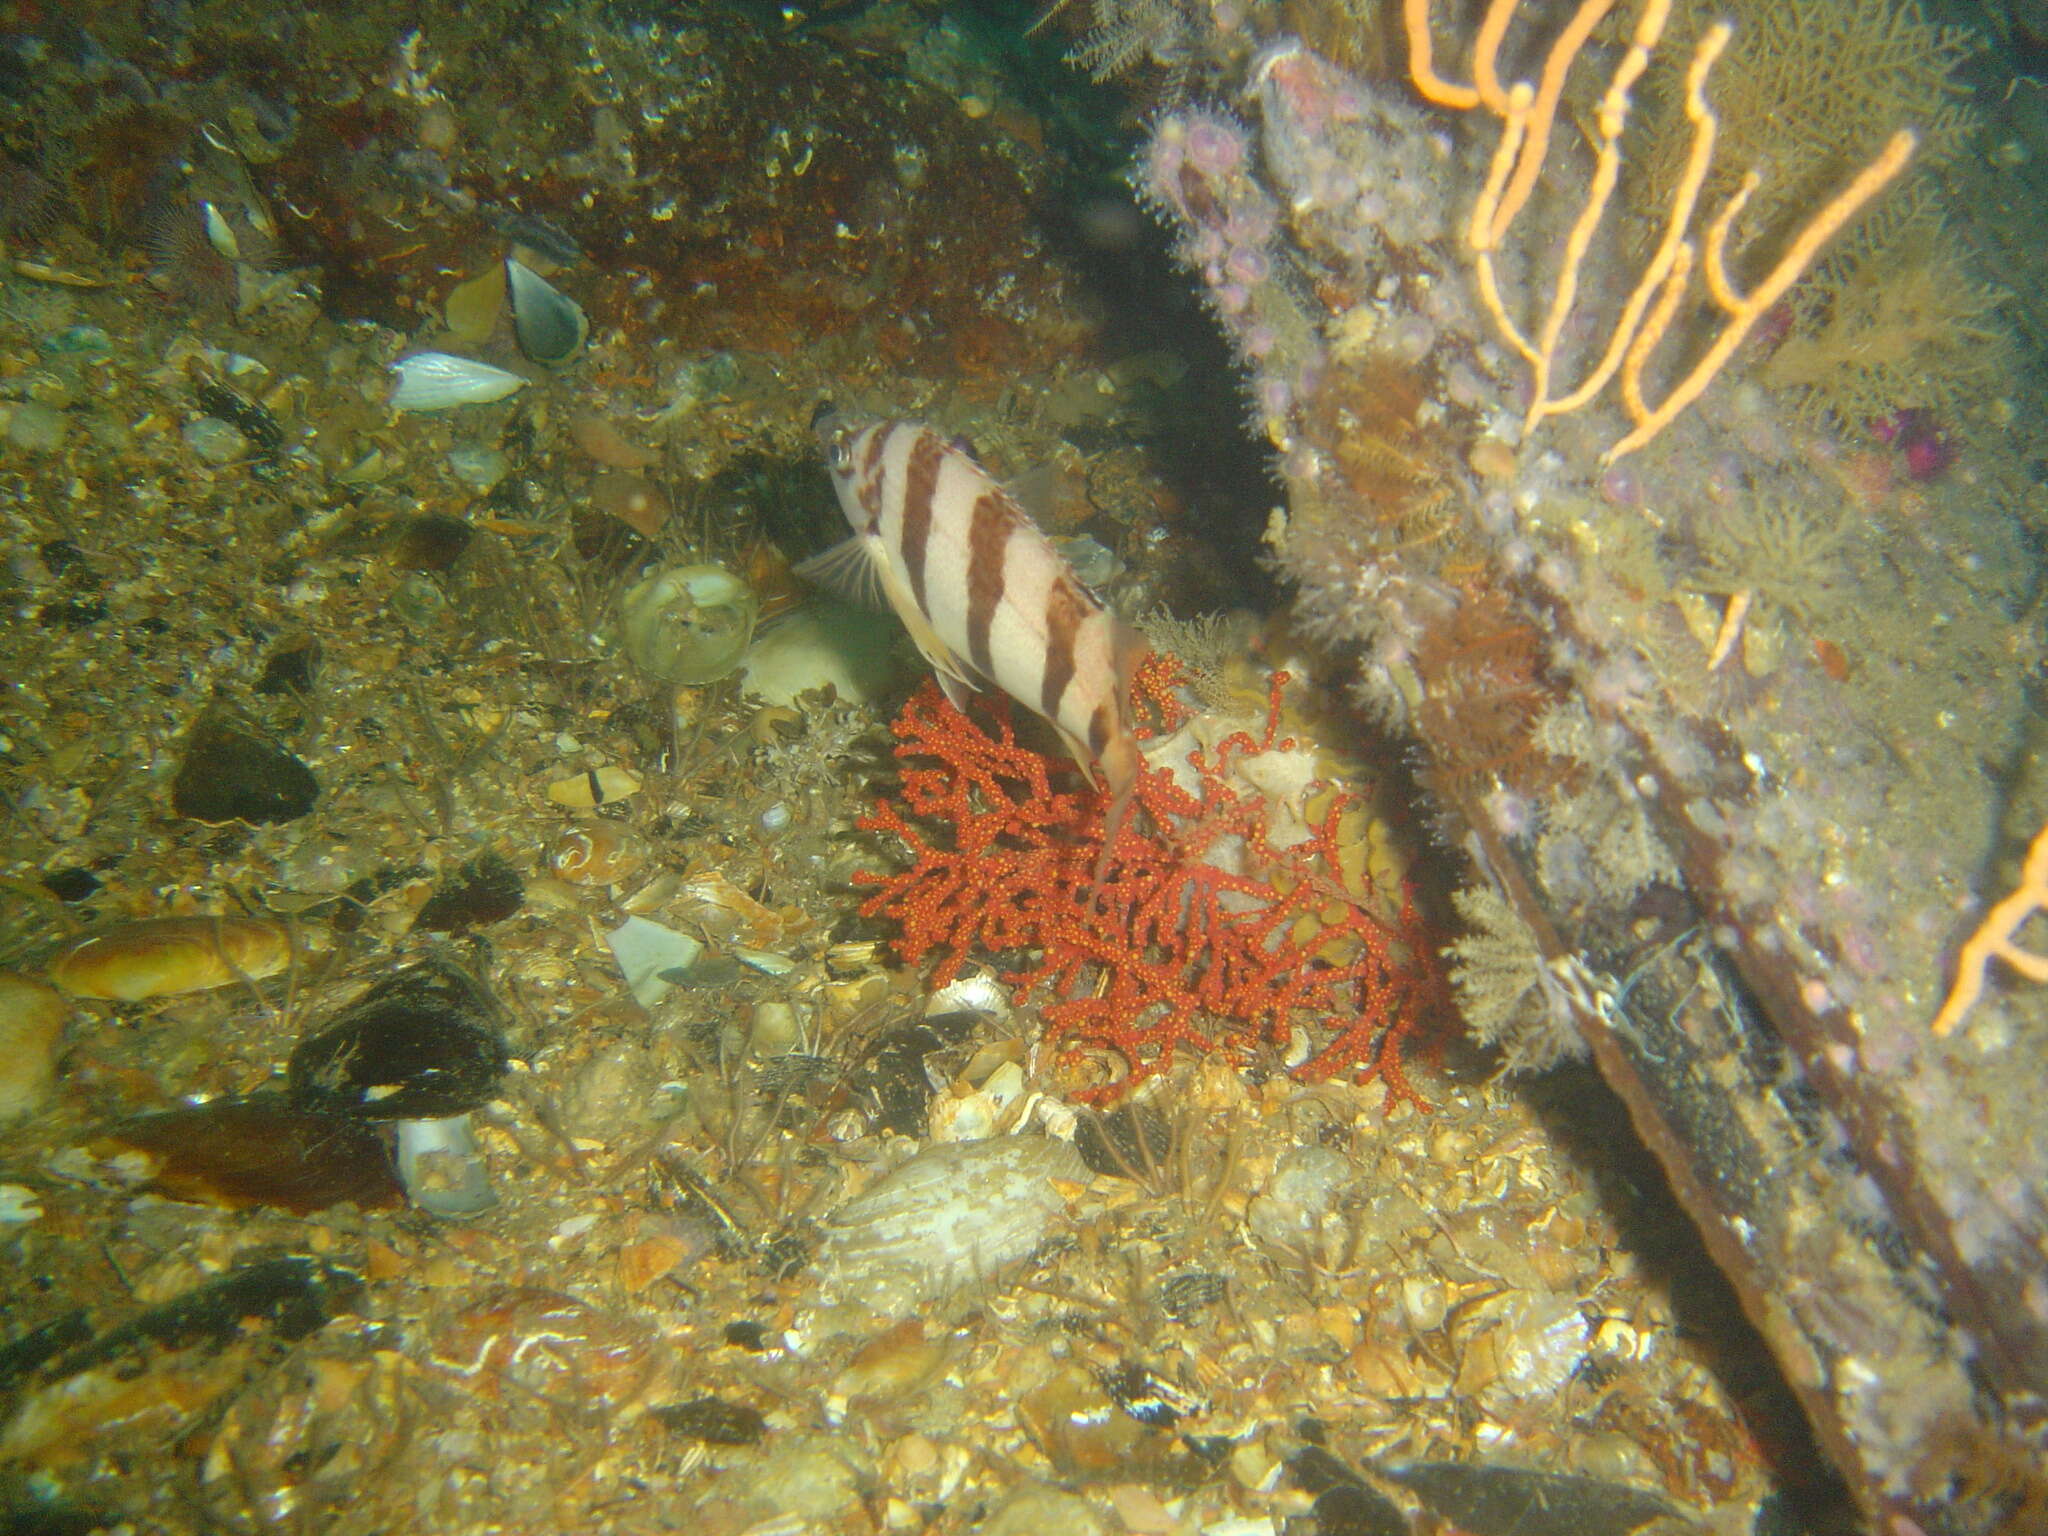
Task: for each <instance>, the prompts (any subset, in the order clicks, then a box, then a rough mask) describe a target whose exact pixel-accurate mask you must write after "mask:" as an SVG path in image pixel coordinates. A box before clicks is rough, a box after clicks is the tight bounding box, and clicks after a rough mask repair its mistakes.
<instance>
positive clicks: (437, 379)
mask: <svg viewBox="0 0 2048 1536" xmlns="http://www.w3.org/2000/svg"><path fill="white" fill-rule="evenodd" d="M391 371H392V372H393V373H395V374H397V375H398V388H397V390H395V391H394V392H393V394H392V396H391V406H392V409H393V410H399V411H446V410H452V409H453V408H454V407H456V406H458V405H484V404H487V403H489V402H490V401H492V400H502V399H504V398H505V397H506V396H507V395H509V394H511V393H512V392H513V391H514V390H518V389H524V388H525V387H526V380H524V379H522V378H521V377H520V376H519V375H518V374H516V373H508V372H506V371H505V370H504V369H503V368H493V367H492V366H491V365H490V364H489V363H480V362H478V361H476V359H474V358H470V357H457V356H455V355H454V354H453V353H452V352H415V353H414V354H413V355H412V356H411V357H401V358H400V359H399V360H398V361H397V362H395V363H393V364H392V365H391Z"/></svg>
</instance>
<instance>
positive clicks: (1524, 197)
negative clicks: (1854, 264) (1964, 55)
mask: <svg viewBox="0 0 2048 1536" xmlns="http://www.w3.org/2000/svg"><path fill="white" fill-rule="evenodd" d="M1613 3H1614V0H1580V4H1579V5H1578V7H1577V9H1576V10H1575V11H1574V12H1573V14H1572V17H1571V19H1570V20H1569V21H1567V22H1566V24H1565V26H1564V29H1563V31H1562V32H1560V33H1559V34H1558V36H1557V38H1556V40H1555V41H1554V42H1553V43H1552V44H1551V47H1550V50H1549V52H1548V54H1547V55H1546V57H1545V59H1544V63H1543V68H1542V71H1541V73H1540V74H1539V76H1538V79H1537V83H1535V84H1534V85H1532V84H1530V83H1528V82H1526V81H1523V82H1518V83H1516V84H1514V85H1512V86H1503V85H1502V84H1501V82H1500V78H1499V66H1498V58H1499V51H1500V46H1501V43H1502V41H1503V39H1504V38H1505V37H1506V34H1507V30H1508V24H1509V22H1510V20H1511V19H1512V17H1513V16H1514V14H1515V13H1516V11H1517V10H1518V9H1519V8H1520V0H1492V3H1491V4H1489V5H1488V7H1487V10H1486V14H1485V16H1484V17H1483V18H1482V20H1481V22H1480V25H1479V28H1478V30H1477V31H1476V32H1475V33H1474V36H1473V62H1472V74H1473V82H1474V83H1473V84H1472V85H1470V86H1464V85H1459V84H1457V83H1456V82H1454V81H1450V80H1447V79H1445V78H1444V77H1443V76H1442V75H1441V74H1439V73H1438V72H1437V70H1436V66H1435V62H1434V43H1433V41H1432V39H1431V37H1430V31H1429V13H1430V0H1403V5H1402V18H1403V21H1404V22H1405V24H1406V28H1407V33H1408V49H1409V62H1408V72H1409V79H1410V80H1411V81H1412V82H1413V83H1414V86H1415V88H1416V90H1417V91H1419V92H1420V93H1421V94H1422V95H1423V97H1424V98H1425V99H1427V100H1429V101H1432V102H1435V103H1437V104H1438V105H1440V106H1445V107H1450V108H1452V109H1454V110H1457V111H1473V110H1476V109H1478V108H1481V107H1483V108H1485V109H1486V111H1488V112H1489V113H1491V114H1492V115H1493V116H1494V117H1495V118H1497V119H1498V120H1499V121H1500V125H1501V133H1500V139H1499V142H1498V143H1497V144H1496V146H1495V149H1494V155H1493V161H1492V164H1491V166H1490V167H1489V168H1488V171H1487V176H1486V181H1485V184H1484V185H1483V187H1482V189H1481V191H1480V195H1479V197H1478V199H1477V201H1476V202H1475V204H1474V206H1473V210H1472V217H1471V220H1470V222H1469V224H1468V225H1467V228H1466V237H1465V238H1466V246H1467V248H1468V249H1469V250H1470V251H1471V253H1472V259H1473V267H1474V271H1475V276H1476V278H1477V283H1478V289H1479V298H1480V303H1481V305H1482V306H1483V307H1484V308H1485V310H1486V312H1487V316H1488V318H1489V319H1490V320H1491V321H1492V322H1493V325H1494V328H1495V330H1496V331H1498V332H1499V334H1500V336H1501V337H1502V338H1503V339H1504V340H1505V341H1506V342H1507V343H1508V344H1509V345H1510V346H1512V347H1513V348H1514V349H1515V350H1516V351H1517V352H1519V353H1521V354H1522V356H1523V357H1524V358H1526V359H1527V360H1528V362H1529V365H1530V368H1531V371H1532V375H1533V379H1532V383H1533V388H1532V391H1531V395H1532V398H1531V400H1530V404H1529V410H1528V414H1527V416H1526V417H1525V418H1524V421H1523V430H1524V431H1525V432H1526V431H1532V430H1534V429H1535V427H1536V426H1537V425H1538V424H1539V423H1540V422H1542V421H1543V420H1544V418H1546V417H1548V416H1557V415H1563V414H1566V413H1568V412H1571V411H1576V410H1579V409H1580V408H1582V407H1583V406H1585V405H1586V404H1588V403H1589V402H1590V401H1591V400H1592V399H1593V398H1594V397H1595V396H1596V395H1598V394H1600V393H1601V391H1603V390H1604V389H1605V388H1606V387H1607V385H1608V384H1609V382H1610V381H1612V380H1613V379H1614V377H1615V375H1616V374H1617V373H1618V374H1619V375H1620V378H1621V385H1620V390H1621V400H1622V405H1623V408H1624V409H1625V410H1626V411H1627V412H1628V416H1629V419H1630V421H1631V422H1633V423H1634V425H1633V427H1632V428H1631V430H1630V431H1629V432H1627V433H1626V434H1625V435H1624V436H1622V437H1621V438H1620V439H1618V440H1617V441H1616V442H1615V443H1614V444H1613V445H1612V446H1611V447H1610V448H1608V450H1607V452H1606V453H1605V454H1604V455H1602V461H1603V462H1605V463H1612V462H1613V461H1614V460H1616V459H1618V458H1620V457H1621V456H1622V455H1624V454H1628V453H1633V452H1635V450H1636V449H1638V448H1641V447H1642V446H1643V445H1644V444H1646V443H1648V442H1649V441H1650V440H1651V439H1653V438H1654V437H1656V436H1657V434H1658V433H1660V432H1662V431H1663V430H1664V429H1665V428H1666V427H1668V426H1669V425H1670V424H1671V423H1672V422H1673V421H1674V420H1675V419H1676V418H1677V417H1678V416H1679V415H1680V414H1681V413H1682V412H1683V411H1684V410H1685V409H1686V408H1687V407H1688V406H1690V405H1691V404H1692V403H1693V402H1694V401H1695V400H1697V399H1698V398H1699V397H1700V395H1701V394H1703V393H1704V392H1705V391H1706V388H1707V386H1708V385H1709V384H1711V383H1712V382H1713V380H1714V378H1715V376H1716V375H1718V374H1719V373H1720V371H1721V369H1722V368H1724V367H1725V366H1726V365H1727V363H1728V360H1729V359H1730V358H1731V357H1732V356H1733V355H1734V354H1735V351H1736V349H1737V348H1738V347H1740V346H1741V345H1742V343H1743V341H1744V340H1745V339H1746V338H1747V337H1748V335H1749V333H1750V331H1751V329H1752V328H1753V327H1754V326H1755V325H1756V322H1757V321H1758V320H1759V319H1760V318H1762V316H1763V315H1764V314H1765V313H1767V312H1768V311H1769V309H1770V308H1771V306H1772V305H1774V304H1776V303H1777V302H1778V300H1779V299H1780V298H1782V297H1783V296H1784V294H1785V292H1786V290H1787V289H1789V288H1790V287H1791V286H1792V285H1793V284H1794V283H1795V282H1797V281H1798V280H1799V278H1800V277H1801V275H1803V274H1804V273H1805V271H1806V269H1807V268H1808V267H1809V266H1811V265H1812V263H1813V261H1814V259H1815V257H1816V256H1818V255H1819V253H1820V250H1821V248H1822V247H1823V246H1825V245H1826V244H1827V243H1828V241H1830V240H1831V239H1833V238H1834V237H1835V235H1836V234H1837V233H1839V232H1840V230H1841V229H1842V227H1843V226H1844V225H1845V224H1847V223H1848V222H1849V220H1850V219H1851V218H1853V217H1854V216H1855V215H1856V213H1857V212H1858V211H1859V210H1860V209H1861V208H1862V207H1863V206H1864V205H1865V204H1866V203H1868V202H1869V201H1870V200H1871V199H1872V198H1874V197H1876V196H1877V195H1878V194H1879V193H1880V192H1882V191H1883V190H1884V188H1885V187H1886V186H1888V185H1889V184H1890V183H1891V182H1892V180H1893V179H1894V178H1896V177H1897V176H1898V174H1899V173H1900V172H1901V171H1902V170H1904V169H1905V166H1906V163H1907V162H1908V161H1909V160H1911V159H1912V157H1913V153H1914V151H1915V149H1916V148H1917V147H1918V144H1919V139H1918V136H1917V135H1915V134H1914V133H1913V132H1912V131H1911V130H1910V129H1901V130H1900V131H1899V132H1897V133H1896V134H1894V135H1893V136H1892V138H1891V140H1890V142H1889V143H1888V144H1887V145H1886V146H1885V148H1884V149H1883V150H1882V151H1881V152H1880V153H1879V154H1878V156H1877V157H1876V158H1875V159H1874V160H1872V161H1871V162H1870V164H1869V165H1867V166H1865V167H1864V169H1863V170H1862V171H1861V172H1860V173H1858V174H1857V176H1856V177H1855V178H1854V179H1853V180H1851V181H1850V183H1849V184H1848V185H1847V186H1846V187H1844V188H1843V189H1842V190H1841V192H1839V193H1838V194H1836V196H1835V197H1833V198H1832V199H1830V200H1829V201H1828V202H1827V203H1826V204H1825V205H1823V206H1822V207H1821V209H1820V210H1819V211H1818V212H1817V213H1815V214H1814V216H1813V217H1812V218H1811V219H1810V220H1809V221H1808V222H1807V223H1806V225H1805V226H1804V227H1803V228H1802V229H1801V230H1800V231H1799V233H1798V234H1797V235H1795V236H1794V237H1793V239H1792V242H1791V244H1790V245H1789V246H1787V247H1786V249H1785V252H1784V254H1783V255H1782V256H1781V257H1780V258H1779V259H1778V262H1777V264H1776V265H1775V266H1773V267H1772V268H1771V270H1770V272H1769V273H1768V274H1767V275H1766V276H1765V277H1764V278H1763V279H1762V281H1760V282H1759V283H1758V284H1757V285H1756V287H1755V288H1754V289H1752V290H1751V291H1750V292H1749V293H1747V294H1744V293H1742V292H1740V291H1739V290H1738V289H1737V288H1736V287H1735V285H1734V283H1733V282H1732V281H1731V280H1730V279H1729V277H1728V272H1727V264H1726V255H1727V246H1728V241H1729V238H1730V233H1731V231H1732V229H1733V227H1734V223H1735V219H1736V217H1737V216H1738V215H1739V214H1740V213H1741V211H1742V209H1743V207H1744V205H1745V204H1746V203H1747V202H1748V200H1749V197H1750V195H1751V193H1752V192H1753V191H1754V190H1755V185H1756V181H1755V177H1754V174H1753V173H1752V175H1751V176H1750V177H1749V178H1748V179H1747V180H1745V182H1744V184H1743V187H1742V188H1741V190H1739V191H1737V192H1736V193H1735V194H1734V196H1732V197H1731V198H1730V199H1729V201H1728V203H1727V205H1726V206H1725V207H1723V208H1722V209H1721V210H1720V212H1719V213H1718V214H1716V215H1715V217H1714V218H1713V220H1712V221H1711V222H1710V223H1709V224H1708V227H1707V231H1706V235H1705V250H1704V256H1703V259H1702V257H1701V253H1699V252H1696V251H1695V249H1694V246H1693V243H1692V240H1691V239H1690V238H1689V236H1688V233H1687V232H1688V230H1689V229H1690V227H1691V224H1692V220H1693V215H1694V213H1695V211H1696V208H1697V204H1698V200H1699V195H1700V189H1701V188H1702V187H1703V186H1704V185H1705V182H1706V178H1707V174H1708V171H1709V169H1710V167H1711V164H1712V161H1713V155H1714V144H1715V138H1716V135H1717V132H1718V129H1719V122H1718V119H1717V118H1716V117H1715V114H1714V111H1713V108H1712V106H1711V104H1710V103H1709V102H1708V100H1707V95H1706V83H1707V76H1708V74H1709V73H1710V72H1711V71H1712V69H1713V67H1714V64H1715V62H1716V61H1717V60H1718V59H1719V58H1720V56H1721V54H1722V52H1723V51H1724V50H1725V49H1726V48H1727V46H1728V42H1729V38H1730V36H1731V33H1732V29H1731V28H1730V27H1729V25H1728V24H1727V23H1726V22H1716V23H1714V24H1712V25H1711V26H1709V27H1708V28H1707V29H1706V30H1705V32H1704V33H1703V34H1702V35H1701V37H1700V41H1699V43H1698V45H1697V47H1696V49H1695V51H1694V54H1693V59H1692V63H1691V67H1690V68H1689V69H1688V71H1687V74H1686V99H1685V112H1686V117H1687V120H1688V121H1689V122H1690V124H1691V126H1692V145H1691V149H1690V151H1689V153H1688V155H1687V158H1686V165H1685V169H1684V171H1683V172H1682V173H1681V175H1680V177H1679V179H1678V182H1677V183H1676V185H1675V186H1674V187H1673V189H1672V191H1671V193H1670V200H1669V204H1668V208H1667V212H1666V218H1665V221H1664V233H1663V236H1662V238H1661V239H1660V241H1659V243H1658V246H1657V249H1656V250H1655V252H1653V253H1652V255H1651V257H1650V259H1649V261H1648V262H1647V263H1646V265H1645V266H1644V268H1643V271H1642V273H1641V275H1640V277H1639V278H1638V280H1637V281H1636V283H1635V285H1634V287H1633V288H1632V289H1631V291H1630V293H1629V295H1628V298H1627V299H1626V300H1625V301H1624V303H1623V304H1622V306H1621V309H1620V311H1619V313H1618V314H1617V315H1616V317H1615V320H1614V324H1613V329H1612V331H1611V333H1610V335H1609V339H1608V343H1607V346H1606V348H1605V349H1604V351H1603V352H1602V354H1601V356H1600V359H1599V361H1598V362H1597V363H1596V364H1595V365H1594V367H1593V369H1592V371H1591V372H1590V373H1588V374H1587V376H1586V377H1585V378H1584V379H1583V380H1582V381H1581V382H1580V383H1579V384H1577V385H1576V386H1574V387H1571V388H1569V389H1560V388H1559V386H1558V385H1557V381H1556V373H1557V367H1558V354H1559V349H1560V343H1561V340H1562V338H1563V336H1564V334H1565V332H1566V329H1567V327H1568V325H1569V323H1570V320H1571V316H1572V312H1573V309H1574V307H1575V305H1576V304H1577V302H1578V298H1579V290H1580V286H1581V276H1582V273H1583V270H1584V266H1585V262H1586V258H1587V255H1588V253H1589V251H1590V250H1591V248H1592V245H1593V240H1594V237H1595V235H1596V233H1597V232H1598V230H1599V228H1600V225H1601V223H1602V221H1603V220H1604V219H1605V217H1606V214H1607V210H1608V207H1609V205H1610V203H1611V201H1612V198H1613V194H1614V189H1615V186H1616V184H1617V182H1618V181H1619V178H1620V174H1621V137H1622V131H1623V129H1624V127H1625V126H1626V124H1627V119H1628V112H1629V105H1630V96H1631V92H1632V91H1633V89H1634V87H1635V84H1636V82H1637V81H1638V80H1639V79H1640V78H1641V76H1642V73H1643V71H1644V70H1645V69H1646V68H1647V67H1648V65H1649V61H1650V58H1651V55H1652V54H1653V53H1654V52H1655V50H1656V48H1657V44H1658V43H1659V41H1660V40H1661V39H1662V36H1663V32H1664V24H1665V22H1666V20H1667V19H1668V17H1669V14H1670V10H1671V0H1644V4H1643V9H1642V12H1641V14H1640V15H1639V16H1638V17H1637V20H1636V27H1635V31H1634V34H1633V36H1632V37H1631V39H1630V42H1629V47H1628V50H1627V52H1626V53H1624V54H1623V55H1622V58H1621V60H1620V62H1619V63H1618V64H1616V66H1615V68H1614V72H1613V74H1612V75H1611V76H1610V77H1609V80H1608V85H1607V89H1606V91H1605V92H1604V93H1603V95H1602V97H1601V101H1600V106H1599V110H1598V112H1597V114H1596V133H1597V143H1596V146H1595V150H1594V166H1593V173H1592V178H1591V181H1590V182H1589V184H1588V187H1587V190H1586V193H1585V196H1584V199H1583V201H1582V203H1581V205H1580V210H1579V213H1578V216H1577V217H1576V218H1575V219H1574V220H1573V222H1572V227H1571V232H1570V234H1569V236H1568V238H1567V240H1566V243H1565V249H1564V254H1563V257H1562V260H1561V262H1560V264H1559V268H1558V272H1557V276H1556V278H1555V279H1554V281H1553V284H1552V287H1551V294H1550V301H1549V303H1548V305H1547V306H1545V310H1544V316H1543V320H1542V324H1541V326H1540V327H1539V328H1538V330H1537V332H1536V334H1535V336H1534V337H1533V338H1532V337H1530V336H1528V335H1525V334H1524V333H1523V331H1522V329H1521V327H1520V326H1519V325H1518V324H1517V323H1516V322H1515V320H1514V318H1513V316H1512V315H1511V314H1510V313H1509V310H1508V305H1507V303H1506V301H1505V299H1504V298H1503V297H1502V294H1501V287H1500V278H1499V273H1498V271H1497V267H1496V258H1497V256H1498V253H1499V252H1500V250H1501V248H1502V246H1503V243H1504V242H1505V241H1506V239H1507V237H1508V234H1509V231H1510V230H1511V229H1512V228H1513V227H1514V224H1515V221H1516V219H1517V217H1518V216H1519V215H1520V214H1521V213H1522V211H1523V209H1524V208H1525V207H1526V206H1527V204H1528V201H1529V199H1530V197H1531V195H1532V194H1533V192H1534V191H1535V187H1536V183H1537V180H1538V179H1539V177H1540V176H1541V175H1542V173H1543V167H1544V162H1545V160H1546V158H1547V157H1548V155H1549V150H1550V134H1551V127H1552V125H1553V123H1554V122H1555V121H1556V117H1557V110H1558V104H1559V102H1560V100H1561V99H1562V96H1563V92H1564V83H1565V78H1566V76H1567V75H1568V74H1569V72H1570V70H1571V66H1572V63H1573V61H1574V60H1575V59H1576V58H1577V57H1578V55H1579V53H1580V52H1581V51H1582V50H1583V48H1584V47H1585V44H1586V41H1587V40H1588V38H1590V37H1591V35H1592V32H1593V29H1594V28H1595V27H1596V26H1598V24H1599V23H1600V21H1601V20H1602V19H1603V18H1604V17H1605V16H1606V14H1607V13H1608V11H1609V10H1610V9H1611V8H1612V6H1613ZM1695 266H1698V267H1699V268H1700V269H1701V271H1702V275H1703V280H1704V287H1705V291H1706V295H1707V298H1708V299H1709V300H1710V301H1711V302H1712V304H1713V305H1714V307H1715V308H1716V309H1718V310H1719V311H1720V312H1721V315H1722V316H1723V317H1724V319H1723V323H1722V325H1721V328H1720V330H1719V331H1718V332H1717V333H1716V335H1715V337H1714V340H1713V341H1712V342H1711V343H1710V344H1709V346H1708V347H1707V350H1706V351H1705V352H1704V353H1703V354H1702V355H1701V356H1700V358H1699V359H1698V361H1697V362H1695V363H1694V364H1693V366H1692V367H1691V368H1690V369H1689V370H1688V371H1687V372H1686V373H1685V374H1684V375H1683V377H1681V378H1680V379H1678V380H1677V381H1676V382H1675V383H1674V384H1673V385H1672V386H1671V388H1670V389H1669V390H1668V391H1667V392H1666V394H1665V396H1664V398H1663V399H1662V400H1661V401H1659V402H1657V403H1655V404H1653V403H1651V402H1650V400H1649V399H1648V398H1647V396H1646V394H1645V390H1644V385H1643V373H1644V370H1645V368H1646V367H1647V366H1648V365H1649V362H1650V360H1651V358H1652V357H1653V356H1654V355H1655V353H1656V351H1657V348H1658V346H1659V345H1660V343H1662V341H1663V340H1664V338H1665V337H1666V335H1667V334H1668V333H1669V331H1670V329H1671V327H1672V325H1673V323H1674V322H1675V320H1676V318H1677V316H1678V314H1679V312H1680V310H1681V308H1682V307H1683V302H1684V299H1685V297H1686V294H1687V291H1688V287H1689V284H1690V281H1691V277H1692V273H1693V270H1694V268H1695Z"/></svg>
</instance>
